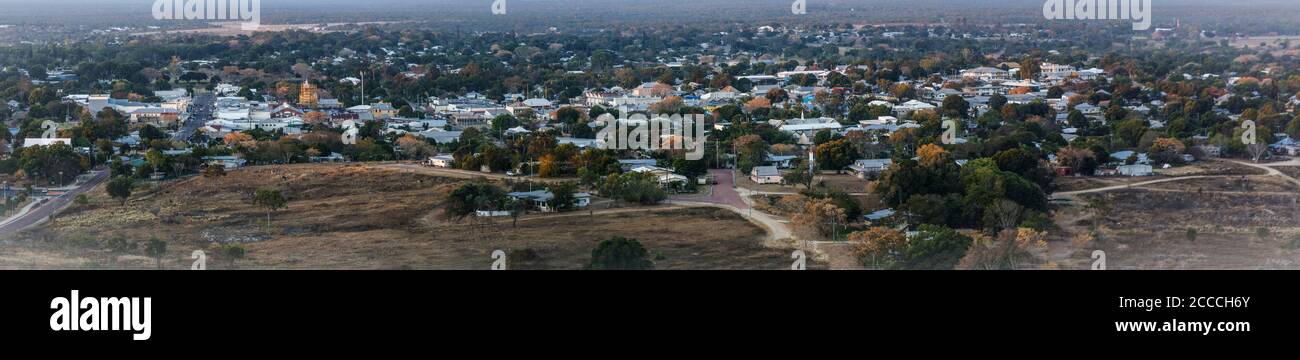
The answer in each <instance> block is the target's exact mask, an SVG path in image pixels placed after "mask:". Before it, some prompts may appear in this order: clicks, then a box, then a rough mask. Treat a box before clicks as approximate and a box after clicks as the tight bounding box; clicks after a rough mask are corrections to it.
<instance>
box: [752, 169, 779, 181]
mask: <svg viewBox="0 0 1300 360" xmlns="http://www.w3.org/2000/svg"><path fill="white" fill-rule="evenodd" d="M749 179H750V180H753V181H754V183H757V184H780V183H781V182H782V181H784V179H783V178H782V177H781V171H780V170H778V169H777V168H776V167H775V166H755V167H754V169H753V170H750V171H749Z"/></svg>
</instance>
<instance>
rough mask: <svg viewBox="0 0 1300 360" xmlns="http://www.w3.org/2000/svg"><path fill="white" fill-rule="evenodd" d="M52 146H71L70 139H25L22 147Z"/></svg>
mask: <svg viewBox="0 0 1300 360" xmlns="http://www.w3.org/2000/svg"><path fill="white" fill-rule="evenodd" d="M54 144H64V145H68V146H72V139H68V138H26V139H23V147H31V146H50V145H54Z"/></svg>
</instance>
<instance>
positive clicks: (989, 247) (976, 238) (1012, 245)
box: [956, 228, 1047, 270]
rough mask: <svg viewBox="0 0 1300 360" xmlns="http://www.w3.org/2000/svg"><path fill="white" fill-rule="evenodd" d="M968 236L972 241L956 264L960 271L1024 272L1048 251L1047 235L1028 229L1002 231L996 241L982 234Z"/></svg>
mask: <svg viewBox="0 0 1300 360" xmlns="http://www.w3.org/2000/svg"><path fill="white" fill-rule="evenodd" d="M968 236H970V237H971V238H972V239H973V241H972V242H971V245H970V248H969V249H967V250H966V256H964V257H962V259H961V262H959V263H957V267H956V268H957V269H959V270H1014V269H1023V268H1026V266H1027V265H1030V263H1032V262H1033V261H1035V260H1036V259H1037V258H1038V257H1039V255H1041V253H1042V252H1043V251H1044V249H1046V247H1047V233H1045V232H1042V231H1036V230H1033V229H1028V228H1020V229H1007V230H1003V231H1002V232H1000V233H998V235H997V237H996V238H993V237H989V236H987V235H984V234H983V233H971V234H968Z"/></svg>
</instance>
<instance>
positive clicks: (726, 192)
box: [670, 169, 749, 210]
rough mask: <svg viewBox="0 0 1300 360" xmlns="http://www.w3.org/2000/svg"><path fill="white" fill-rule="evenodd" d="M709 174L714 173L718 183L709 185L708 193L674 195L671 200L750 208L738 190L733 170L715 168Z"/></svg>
mask: <svg viewBox="0 0 1300 360" xmlns="http://www.w3.org/2000/svg"><path fill="white" fill-rule="evenodd" d="M709 175H713V179H714V180H715V181H717V184H714V185H711V186H709V192H708V193H706V194H691V195H673V196H672V197H670V200H672V201H684V202H695V203H709V204H720V205H728V206H731V207H734V208H736V209H740V210H748V209H749V204H747V203H745V200H744V199H743V198H742V197H741V196H740V192H738V191H736V181H735V179H734V178H732V172H731V170H726V169H713V170H709Z"/></svg>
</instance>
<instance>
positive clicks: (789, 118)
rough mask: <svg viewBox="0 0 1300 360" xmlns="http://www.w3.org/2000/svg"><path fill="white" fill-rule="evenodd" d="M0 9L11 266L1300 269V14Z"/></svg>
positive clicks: (268, 0)
mask: <svg viewBox="0 0 1300 360" xmlns="http://www.w3.org/2000/svg"><path fill="white" fill-rule="evenodd" d="M36 3H37V2H35V1H18V0H0V8H2V9H4V11H0V122H3V124H4V126H5V128H6V130H7V131H0V182H2V185H0V197H3V200H2V202H0V269H10V270H32V269H34V270H53V269H59V270H156V269H163V270H189V269H197V268H203V269H209V270H303V269H323V270H408V269H409V270H503V269H509V270H790V269H795V270H803V269H807V270H1034V271H1044V270H1090V269H1113V270H1268V269H1300V211H1298V210H1300V22H1297V21H1296V20H1295V19H1296V18H1297V15H1300V2H1295V1H1282V0H1277V1H1274V0H1259V1H1236V2H1229V1H1210V0H1167V1H1162V0H1100V1H1098V0H1047V1H1044V0H1002V1H993V0H972V1H942V0H909V1H890V0H836V1H829V0H735V1H682V0H666V1H652V2H640V1H624V0H607V1H596V0H578V1H525V0H483V1H471V2H463V1H462V2H458V1H444V0H432V1H418V2H416V1H405V0H373V1H366V2H359V1H344V0H326V1H295V0H284V1H276V0H261V1H256V0H229V1H211V0H209V1H202V0H188V1H186V0H178V1H172V0H158V1H152V0H106V1H90V0H49V1H41V2H39V3H40V4H36Z"/></svg>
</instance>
